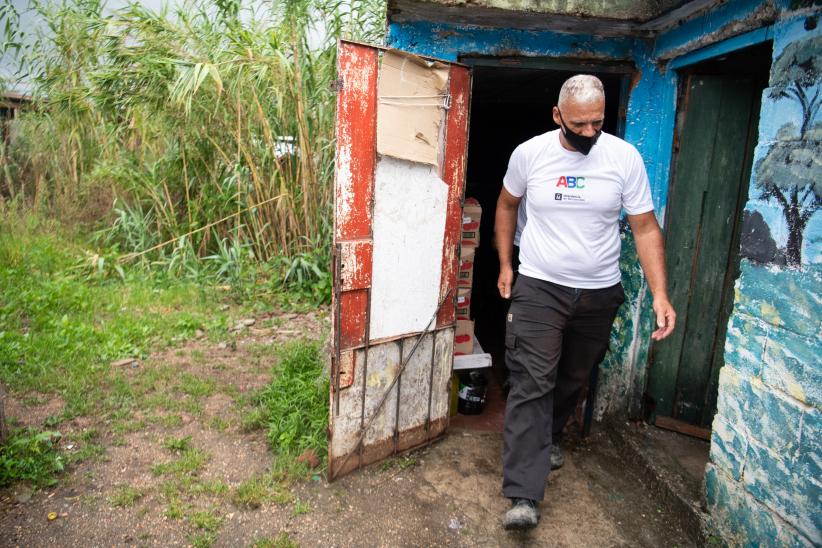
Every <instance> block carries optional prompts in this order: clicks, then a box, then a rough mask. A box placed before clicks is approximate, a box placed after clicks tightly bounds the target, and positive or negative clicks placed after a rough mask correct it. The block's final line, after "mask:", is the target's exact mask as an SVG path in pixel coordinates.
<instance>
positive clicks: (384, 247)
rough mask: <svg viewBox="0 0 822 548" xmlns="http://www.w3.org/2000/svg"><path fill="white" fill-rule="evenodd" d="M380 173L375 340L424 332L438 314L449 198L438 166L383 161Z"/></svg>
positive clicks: (376, 203)
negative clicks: (438, 172)
mask: <svg viewBox="0 0 822 548" xmlns="http://www.w3.org/2000/svg"><path fill="white" fill-rule="evenodd" d="M376 171H377V173H376V182H375V185H374V186H375V189H374V224H373V230H374V262H373V275H372V276H373V281H372V287H371V325H370V335H371V339H372V340H374V339H383V338H387V337H395V336H399V335H405V334H407V333H416V332H419V331H422V330H423V329H425V328H426V327H427V325H428V322H429V320H430V319H431V316H432V315H433V314H434V312H435V311H436V308H437V305H438V304H439V303H438V298H439V292H440V277H441V275H442V245H443V238H444V234H445V215H446V209H447V199H448V185H447V184H445V183H444V182H443V181H442V180H441V179H440V178H439V177H438V176H437V174H436V170H435V168H434V167H433V166H430V165H426V164H419V163H414V162H408V161H405V160H398V159H396V158H391V157H389V156H381V157H380V158H379V159H378V160H377V170H376Z"/></svg>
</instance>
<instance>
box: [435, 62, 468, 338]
mask: <svg viewBox="0 0 822 548" xmlns="http://www.w3.org/2000/svg"><path fill="white" fill-rule="evenodd" d="M449 93H450V94H451V108H450V109H448V115H447V120H446V125H445V161H444V165H443V173H442V179H443V181H445V182H446V184H448V210H447V213H446V218H445V238H444V240H443V245H442V275H441V279H440V295H439V300H442V299H443V298H444V297H445V296H446V295H447V294H448V292H449V291H451V292H452V295H451V297H452V298H451V299H449V300H448V301H447V302H446V303H445V304H443V305H442V308H441V309H440V312H439V314H438V315H437V327H444V326H446V325H452V324H453V323H454V322H455V321H456V312H455V308H454V303H455V300H456V296H457V295H456V293H457V290H456V284H457V270H458V269H459V256H458V252H457V244H459V242H460V236H461V231H462V206H461V203H462V197H463V193H464V191H465V166H466V158H467V150H468V112H469V106H470V94H471V73H470V72H469V70H468V69H467V68H466V67H461V66H452V67H451V74H450V84H449Z"/></svg>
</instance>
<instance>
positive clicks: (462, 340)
mask: <svg viewBox="0 0 822 548" xmlns="http://www.w3.org/2000/svg"><path fill="white" fill-rule="evenodd" d="M473 352H474V322H472V321H471V320H457V332H456V334H455V335H454V355H455V356H459V355H464V354H472V353H473Z"/></svg>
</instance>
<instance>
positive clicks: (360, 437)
mask: <svg viewBox="0 0 822 548" xmlns="http://www.w3.org/2000/svg"><path fill="white" fill-rule="evenodd" d="M452 291H453V290H451V291H449V292H448V293H447V294H446V295H445V298H444V299H442V300H441V301H440V303H439V305H438V306H437V310H436V311H435V312H434V315H433V316H432V317H431V320H430V321H429V322H428V326H427V327H426V328H425V330H424V331H423V332H422V333H421V334H420V335H419V336H418V337H417V339H416V341H415V342H414V346H412V347H411V350H410V351H409V352H408V355H407V356H405V358H404V360H403V361H402V365H400V368H399V370H398V371H397V374H396V376H395V377H394V380H393V381H391V384H389V385H388V388H387V389H386V390H385V392H384V393H383V395H382V397H381V398H380V400H379V403H377V405H376V406H375V408H374V413H373V414H372V415H371V418H369V419H368V422H367V423H366V424H365V427H364V428H363V429H362V430H361V431H360V433H359V434H358V435H357V443H356V446H355V447H356V448H355V451H357V450H359V448H360V446H361V445H362V442H363V440H364V439H365V436H366V434H367V433H368V429H369V428H371V425H372V424H374V421H375V420H376V419H377V417H379V415H380V411H381V410H382V408H383V406H384V405H385V402H386V400H388V396H390V395H391V392H392V391H393V389H394V386H395V385H396V384H397V382H399V379H400V377H401V376H402V374H403V371H405V368H406V367H407V366H408V363H409V361H410V360H411V357H412V356H413V355H414V353H415V352H416V350H417V348H418V347H419V344H420V342H421V341H422V339H423V337H425V336H426V335H427V334H428V333H430V332H431V331H432V330H433V329H434V328H435V327H436V320H437V315H438V314H439V311H440V308H442V305H443V304H444V303H445V302H446V301H447V300H448V297H450V296H451V292H452ZM401 355H402V354H401ZM397 400H398V401H399V398H397ZM395 444H396V442H395ZM353 454H354V452H349V453H348V454H347V455H346V456H345V457H344V458H343V460H342V463H341V464H340V466H339V469H338V470H345V467H346V464H347V463H348V460H349V459H350V458H351V455H353ZM329 475H330V476H331V479H333V478H334V477H335V476H334V475H331V473H329Z"/></svg>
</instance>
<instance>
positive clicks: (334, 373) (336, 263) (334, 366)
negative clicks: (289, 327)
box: [331, 244, 341, 414]
mask: <svg viewBox="0 0 822 548" xmlns="http://www.w3.org/2000/svg"><path fill="white" fill-rule="evenodd" d="M340 249H341V246H340V244H336V245H334V254H333V255H332V258H331V260H332V267H333V268H332V271H333V272H334V278H333V280H332V283H333V286H334V291H333V299H334V306H333V307H332V308H331V310H332V315H333V317H332V321H331V325H332V328H333V330H334V355H333V357H332V361H331V379H332V387H333V391H334V393H333V395H332V396H333V398H334V400H333V405H334V413H335V414H339V412H340V384H339V377H340V371H339V369H340V357H341V350H340V325H341V322H340V283H339V280H340Z"/></svg>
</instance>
